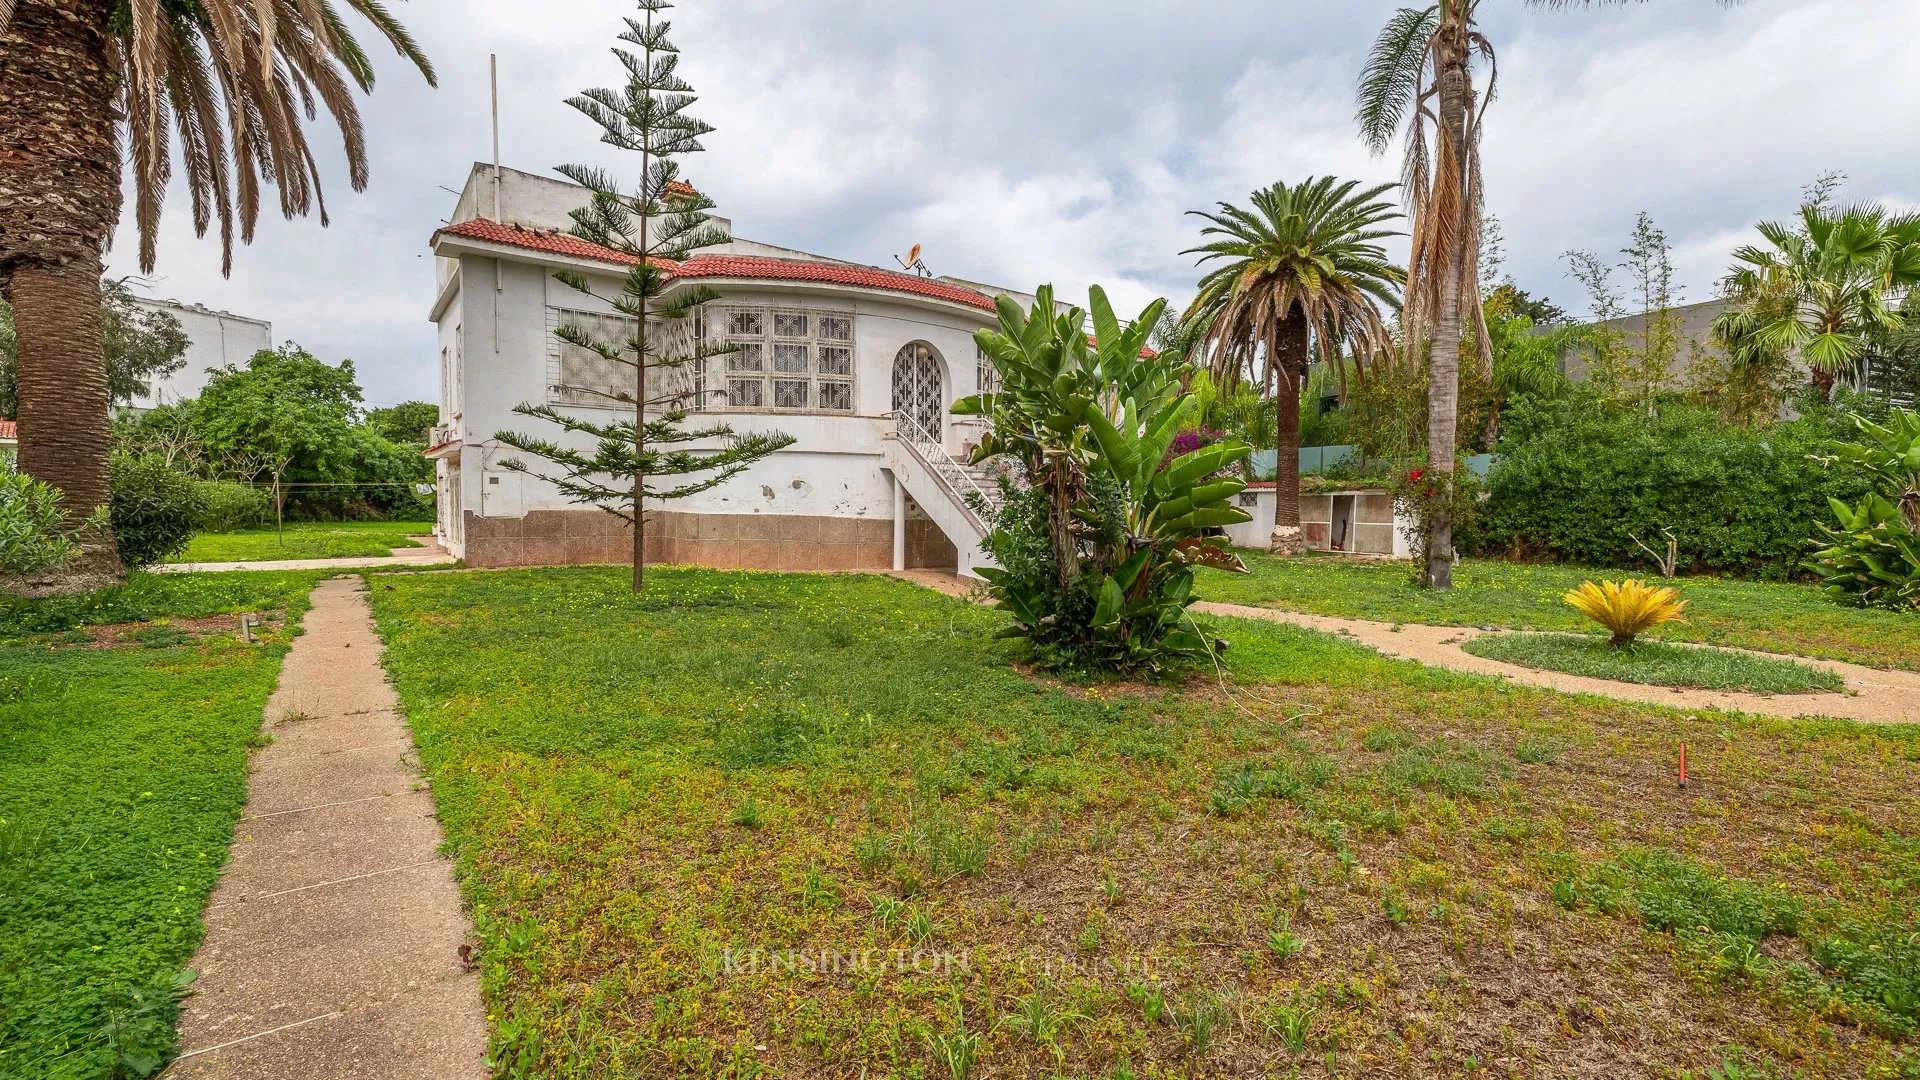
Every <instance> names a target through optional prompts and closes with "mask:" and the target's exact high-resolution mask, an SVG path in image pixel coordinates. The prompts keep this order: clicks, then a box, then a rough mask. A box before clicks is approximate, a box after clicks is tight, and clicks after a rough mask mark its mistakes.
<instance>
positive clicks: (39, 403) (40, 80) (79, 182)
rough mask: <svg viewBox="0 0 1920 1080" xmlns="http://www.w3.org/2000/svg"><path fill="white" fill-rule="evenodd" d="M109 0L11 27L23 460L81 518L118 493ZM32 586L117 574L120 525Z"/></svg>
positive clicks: (11, 281)
mask: <svg viewBox="0 0 1920 1080" xmlns="http://www.w3.org/2000/svg"><path fill="white" fill-rule="evenodd" d="M113 6H114V5H113V3H112V0H22V2H21V3H20V4H19V6H18V7H17V9H16V10H15V12H14V19H13V22H12V24H11V25H10V26H8V28H7V29H6V31H5V32H4V33H0V297H4V298H5V299H6V300H8V301H9V302H10V303H12V305H13V308H14V326H15V330H16V332H17V334H18V337H19V375H18V377H19V401H18V409H19V422H20V453H19V464H20V468H21V470H22V471H23V472H26V473H28V474H30V475H32V476H33V477H34V478H35V479H38V480H42V481H45V482H46V483H49V484H52V485H53V486H55V487H57V488H59V489H60V490H61V492H62V493H63V495H64V496H65V498H64V500H63V508H64V510H65V512H66V514H67V516H68V518H69V519H70V520H72V521H75V522H78V521H82V520H85V519H87V518H90V517H91V516H93V514H94V513H95V512H96V511H97V510H98V509H99V508H101V507H103V506H106V505H107V500H108V496H109V488H108V484H109V481H108V467H107V458H108V438H107V410H108V400H107V363H106V353H105V350H104V348H103V346H102V343H101V336H100V305H101V295H100V253H101V251H102V250H103V248H104V246H105V243H106V240H107V238H108V237H110V236H111V235H112V234H113V227H114V223H115V222H116V221H117V220H118V219H119V216H120V154H119V149H118V146H117V144H116V141H115V130H114V123H115V104H114V87H115V85H116V79H115V75H114V72H113V70H112V67H111V65H110V63H109V61H108V53H107V27H108V21H109V18H110V17H111V15H112V12H113ZM83 549H84V550H83V553H82V555H81V556H80V557H79V558H78V559H76V560H75V561H74V562H72V563H70V564H68V565H67V566H66V567H64V568H62V569H61V570H60V571H57V572H55V573H53V574H50V575H44V576H42V577H39V578H36V579H35V580H34V581H31V582H26V583H23V587H21V591H31V592H34V593H36V594H40V595H54V594H71V593H76V592H84V591H88V590H90V589H94V588H98V587H100V586H101V585H104V584H108V583H111V582H113V581H117V580H120V579H122V578H124V576H125V570H124V569H123V568H122V566H121V563H120V556H119V552H118V550H117V548H116V547H115V546H114V543H113V536H112V533H111V532H110V531H107V530H99V531H95V532H92V533H90V534H89V535H88V537H87V539H86V540H85V542H84V544H83Z"/></svg>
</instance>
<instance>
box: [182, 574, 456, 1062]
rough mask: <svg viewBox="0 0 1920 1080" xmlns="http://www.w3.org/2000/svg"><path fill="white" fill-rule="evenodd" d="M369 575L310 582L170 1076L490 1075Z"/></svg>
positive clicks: (429, 805)
mask: <svg viewBox="0 0 1920 1080" xmlns="http://www.w3.org/2000/svg"><path fill="white" fill-rule="evenodd" d="M251 565H254V566H257V565H258V564H251ZM364 588H365V586H364V584H363V583H362V582H361V580H360V579H359V578H357V577H354V578H334V579H332V580H329V581H326V582H322V583H321V584H320V585H319V586H318V587H317V588H316V589H315V590H314V593H313V612H312V616H311V617H309V618H308V619H307V620H306V621H305V623H304V627H305V630H306V632H305V633H304V634H303V635H302V636H300V637H299V638H296V639H295V641H294V646H293V650H292V652H291V653H290V654H289V655H288V658H287V662H286V664H285V666H284V667H283V668H282V670H281V676H280V685H279V687H278V688H277V689H276V690H275V692H274V694H273V696H272V698H271V699H269V701H268V704H267V724H266V728H265V731H266V733H267V734H268V735H269V736H271V737H272V741H271V742H270V743H269V744H268V745H267V746H266V747H265V748H264V749H262V750H261V751H260V752H259V753H257V754H256V755H255V756H254V760H253V768H252V771H251V775H250V776H249V777H248V784H247V806H246V811H245V814H244V815H243V817H242V819H241V822H240V825H239V827H238V829H237V830H236V831H235V838H234V846H233V854H232V859H231V861H230V862H229V863H228V865H227V867H226V869H225V870H224V871H223V872H222V875H221V879H220V884H219V885H218V887H216V888H215V889H214V893H213V896H212V898H211V900H210V901H209V903H208V905H207V910H206V916H205V918H206V923H207V936H206V940H205V941H204V942H202V944H201V946H200V951H199V952H198V954H196V956H195V957H194V967H195V968H196V969H198V971H199V972H200V978H199V981H198V982H197V983H196V984H195V991H194V994H193V996H192V997H191V998H189V999H188V1000H187V1004H186V1009H185V1012H184V1014H183V1015H182V1017H181V1041H182V1053H181V1057H180V1059H179V1060H178V1061H176V1062H175V1063H174V1065H173V1066H172V1068H171V1069H170V1070H169V1071H168V1073H167V1076H168V1078H169V1080H177V1078H191V1080H202V1078H215V1077H217V1078H220V1080H302V1078H313V1080H401V1078H409V1080H411V1078H426V1077H433V1078H436V1080H438V1078H441V1077H446V1078H450V1080H467V1078H471V1080H483V1078H484V1077H486V1076H487V1068H486V1039H487V1031H486V1017H485V1014H484V1012H483V1011H482V1009H481V1005H480V989H479V981H478V977H477V976H476V975H475V974H473V973H472V972H471V971H469V970H467V968H466V966H465V964H463V962H462V960H461V955H460V949H461V946H462V945H463V944H465V943H466V941H467V939H468V936H469V934H470V932H471V927H470V925H469V924H468V922H467V920H466V917H465V915H464V914H463V913H462V911H461V909H460V897H459V893H458V891H457V889H456V888H455V886H454V881H453V871H452V868H451V866H450V865H449V864H448V862H447V860H446V859H445V858H444V857H442V856H441V855H440V853H439V852H440V847H441V844H442V842H443V840H442V835H441V832H440V826H439V823H438V822H437V821H436V820H435V818H434V816H433V801H432V798H431V796H430V795H428V793H427V792H426V790H425V781H424V780H423V779H422V778H421V776H420V774H419V771H418V769H417V767H416V766H415V765H414V763H413V753H412V750H413V744H412V740H411V737H410V736H409V733H408V731H407V728H406V724H405V721H404V720H403V719H402V718H401V716H400V713H399V711H398V701H397V700H396V699H395V697H394V694H393V689H392V687H390V686H389V685H387V682H386V677H385V673H384V672H383V671H382V670H381V668H380V647H379V642H378V639H377V638H374V637H372V626H373V620H372V615H371V613H370V611H369V609H368V607H367V601H366V595H365V592H364Z"/></svg>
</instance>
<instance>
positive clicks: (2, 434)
mask: <svg viewBox="0 0 1920 1080" xmlns="http://www.w3.org/2000/svg"><path fill="white" fill-rule="evenodd" d="M19 437H20V429H19V428H17V427H15V426H14V423H13V421H11V420H0V439H17V438H19Z"/></svg>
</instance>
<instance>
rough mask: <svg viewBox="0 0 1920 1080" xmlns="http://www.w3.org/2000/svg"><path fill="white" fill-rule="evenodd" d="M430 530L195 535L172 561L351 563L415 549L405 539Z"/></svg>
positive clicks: (394, 524)
mask: <svg viewBox="0 0 1920 1080" xmlns="http://www.w3.org/2000/svg"><path fill="white" fill-rule="evenodd" d="M432 531H433V522H431V521H300V522H290V523H288V525H287V527H286V531H285V534H284V535H282V533H281V532H280V531H279V530H276V529H245V530H242V531H240V532H230V533H200V534H199V535H197V536H195V537H194V538H193V539H192V540H190V541H188V543H187V547H186V550H184V551H182V552H181V553H180V554H178V555H176V556H174V557H173V558H171V559H169V560H167V561H168V562H175V563H203V562H262V561H266V560H272V559H351V558H360V557H363V556H372V555H388V554H391V553H392V552H393V549H395V548H417V547H419V546H420V545H419V544H417V543H415V542H414V541H412V540H409V539H407V537H409V536H424V535H426V534H428V533H430V532H432Z"/></svg>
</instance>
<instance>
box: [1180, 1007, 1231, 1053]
mask: <svg viewBox="0 0 1920 1080" xmlns="http://www.w3.org/2000/svg"><path fill="white" fill-rule="evenodd" d="M1226 1020H1227V1007H1226V1005H1225V1004H1224V1003H1222V1002H1221V1001H1220V999H1219V998H1216V997H1214V996H1213V995H1212V994H1203V993H1192V994H1186V995H1184V996H1182V997H1181V999H1180V1001H1179V1003H1178V1004H1176V1005H1175V1006H1174V1007H1173V1026H1174V1028H1175V1030H1177V1031H1179V1032H1180V1038H1181V1040H1182V1041H1184V1042H1185V1043H1186V1044H1187V1053H1188V1054H1189V1055H1191V1056H1192V1059H1193V1060H1194V1061H1199V1060H1201V1059H1202V1058H1205V1057H1206V1056H1207V1051H1209V1050H1211V1049H1212V1048H1213V1040H1214V1038H1215V1036H1216V1035H1217V1034H1218V1032H1219V1028H1220V1025H1221V1024H1223V1023H1225V1022H1226Z"/></svg>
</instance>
